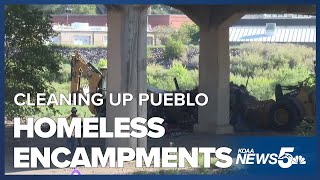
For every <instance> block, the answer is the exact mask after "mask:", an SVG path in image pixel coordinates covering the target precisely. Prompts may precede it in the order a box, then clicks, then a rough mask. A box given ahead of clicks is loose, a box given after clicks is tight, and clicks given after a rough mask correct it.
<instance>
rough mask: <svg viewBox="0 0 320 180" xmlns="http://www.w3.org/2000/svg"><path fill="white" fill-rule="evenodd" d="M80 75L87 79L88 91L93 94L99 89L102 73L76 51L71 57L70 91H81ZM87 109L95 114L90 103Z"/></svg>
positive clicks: (93, 107)
mask: <svg viewBox="0 0 320 180" xmlns="http://www.w3.org/2000/svg"><path fill="white" fill-rule="evenodd" d="M81 77H86V78H87V79H88V81H89V93H90V94H94V93H97V92H98V90H99V87H98V85H99V82H100V80H101V79H102V77H103V75H102V73H101V72H100V71H99V70H98V69H97V68H96V67H94V66H93V65H92V64H91V63H90V62H86V61H85V60H84V59H83V58H82V57H81V55H80V54H79V53H78V52H76V53H75V54H74V55H73V56H72V59H71V89H70V92H71V93H72V94H73V93H77V94H78V93H82V92H81V89H80V88H81V87H80V83H81V82H80V79H81ZM89 110H90V112H91V113H92V114H97V111H96V108H95V106H94V105H93V104H92V103H90V105H89Z"/></svg>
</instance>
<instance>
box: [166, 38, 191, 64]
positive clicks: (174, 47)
mask: <svg viewBox="0 0 320 180" xmlns="http://www.w3.org/2000/svg"><path fill="white" fill-rule="evenodd" d="M185 52H186V47H185V45H184V44H183V43H182V42H181V41H177V40H174V39H172V38H169V39H168V41H167V43H166V45H165V48H164V57H165V58H168V59H171V60H173V59H178V58H180V57H182V55H183V54H184V53H185Z"/></svg>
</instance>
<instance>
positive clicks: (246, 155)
mask: <svg viewBox="0 0 320 180" xmlns="http://www.w3.org/2000/svg"><path fill="white" fill-rule="evenodd" d="M293 152H294V147H282V148H281V149H280V152H279V153H278V154H277V153H255V152H254V149H246V148H240V149H238V155H237V158H236V164H246V165H254V164H258V165H259V164H271V165H275V164H278V165H279V166H280V167H281V168H284V169H286V168H290V167H291V166H292V165H305V164H307V161H306V159H305V158H304V157H303V156H301V155H295V156H293V155H292V153H293Z"/></svg>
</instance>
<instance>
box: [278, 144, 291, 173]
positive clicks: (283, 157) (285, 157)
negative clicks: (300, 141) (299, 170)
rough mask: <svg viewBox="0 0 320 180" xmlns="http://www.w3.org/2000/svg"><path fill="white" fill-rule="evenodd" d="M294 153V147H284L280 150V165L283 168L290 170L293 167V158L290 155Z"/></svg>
mask: <svg viewBox="0 0 320 180" xmlns="http://www.w3.org/2000/svg"><path fill="white" fill-rule="evenodd" d="M293 151H294V147H283V148H281V149H280V153H279V156H278V157H279V160H278V164H279V166H280V167H281V168H289V167H291V166H292V159H293V156H292V155H291V154H290V153H292V152H293Z"/></svg>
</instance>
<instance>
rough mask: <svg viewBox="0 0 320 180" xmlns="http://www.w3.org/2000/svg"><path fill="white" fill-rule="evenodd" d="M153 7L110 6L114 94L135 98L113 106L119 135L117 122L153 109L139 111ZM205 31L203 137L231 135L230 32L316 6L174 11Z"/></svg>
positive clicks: (110, 112) (130, 143)
mask: <svg viewBox="0 0 320 180" xmlns="http://www.w3.org/2000/svg"><path fill="white" fill-rule="evenodd" d="M148 7H149V6H148V5H107V8H108V11H107V13H108V16H107V18H108V61H109V62H108V80H107V81H108V82H107V83H108V92H109V93H127V92H128V93H132V94H133V95H134V100H133V101H132V102H131V103H130V104H128V105H127V106H122V107H120V106H117V107H113V106H111V105H109V104H108V105H107V118H108V119H110V121H108V123H107V129H108V130H109V131H112V132H113V130H114V129H113V128H114V121H113V120H114V118H115V117H131V118H134V117H145V118H146V116H147V107H146V104H144V106H138V105H137V98H138V93H146V84H147V83H146V57H147V55H146V52H147V47H146V46H147V8H148ZM173 7H174V8H177V9H179V10H181V11H182V12H183V13H185V14H186V15H187V16H188V17H189V18H190V19H192V20H193V21H194V22H195V23H196V24H197V25H198V26H199V27H200V55H199V92H203V93H206V94H207V95H208V97H209V103H208V104H207V105H206V106H204V107H200V108H199V117H198V124H197V125H195V127H194V130H195V132H198V133H210V134H230V133H232V132H233V128H232V127H231V126H230V125H229V76H230V69H229V66H230V57H229V27H230V26H231V25H232V24H233V23H235V22H236V21H238V20H239V19H240V18H241V17H242V16H243V15H245V14H264V13H275V14H280V13H296V14H315V12H316V7H315V5H286V6H285V5H279V6H265V5H264V6H262V5H259V6H257V5H192V6H191V5H190V6H188V5H174V6H173ZM106 146H107V147H132V148H135V147H147V139H146V138H144V139H135V138H125V139H108V140H107V141H106Z"/></svg>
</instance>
